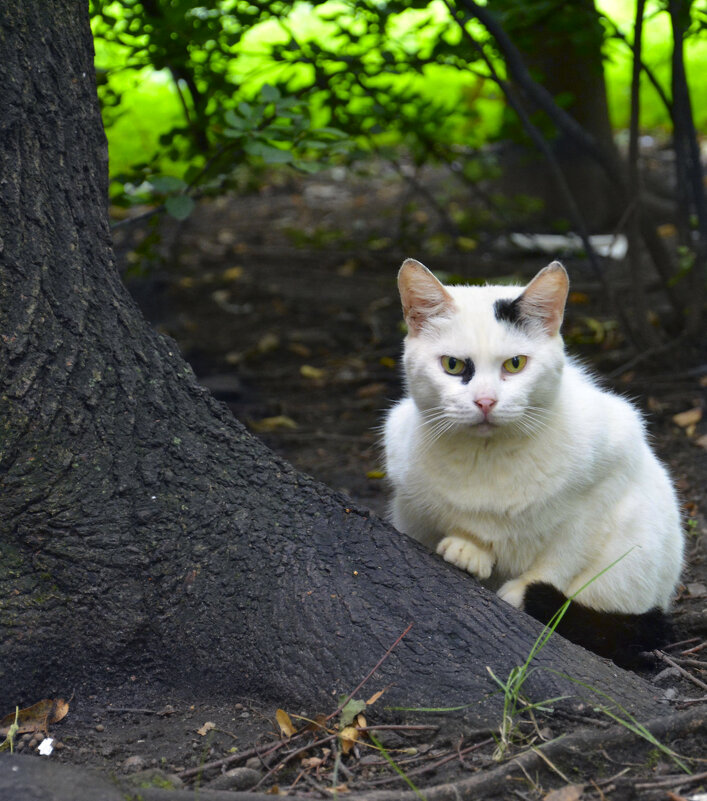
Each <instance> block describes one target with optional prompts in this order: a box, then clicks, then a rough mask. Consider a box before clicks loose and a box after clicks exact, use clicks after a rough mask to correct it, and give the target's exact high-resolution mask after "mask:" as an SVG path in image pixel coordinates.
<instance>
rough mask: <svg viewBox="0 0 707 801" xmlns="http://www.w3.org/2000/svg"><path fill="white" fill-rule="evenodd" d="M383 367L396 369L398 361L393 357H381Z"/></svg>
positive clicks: (380, 361)
mask: <svg viewBox="0 0 707 801" xmlns="http://www.w3.org/2000/svg"><path fill="white" fill-rule="evenodd" d="M378 361H379V364H380V365H381V366H382V367H395V365H396V361H395V359H394V358H393V357H392V356H381V357H380V359H379V360H378Z"/></svg>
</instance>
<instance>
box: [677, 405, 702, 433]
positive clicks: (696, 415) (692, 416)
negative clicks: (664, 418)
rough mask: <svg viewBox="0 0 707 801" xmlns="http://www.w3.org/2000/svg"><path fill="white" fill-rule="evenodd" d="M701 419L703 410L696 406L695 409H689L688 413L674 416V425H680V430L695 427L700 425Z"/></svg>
mask: <svg viewBox="0 0 707 801" xmlns="http://www.w3.org/2000/svg"><path fill="white" fill-rule="evenodd" d="M701 419H702V409H701V408H700V407H699V406H695V407H694V408H693V409H687V411H684V412H680V413H679V414H674V415H673V423H675V424H676V425H679V426H680V428H688V427H689V426H694V425H696V424H697V423H699V422H700V420H701Z"/></svg>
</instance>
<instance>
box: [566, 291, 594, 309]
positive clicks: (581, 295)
mask: <svg viewBox="0 0 707 801" xmlns="http://www.w3.org/2000/svg"><path fill="white" fill-rule="evenodd" d="M567 301H568V302H569V303H571V304H572V305H574V306H586V305H587V303H589V295H587V293H586V292H570V294H569V297H568V298H567Z"/></svg>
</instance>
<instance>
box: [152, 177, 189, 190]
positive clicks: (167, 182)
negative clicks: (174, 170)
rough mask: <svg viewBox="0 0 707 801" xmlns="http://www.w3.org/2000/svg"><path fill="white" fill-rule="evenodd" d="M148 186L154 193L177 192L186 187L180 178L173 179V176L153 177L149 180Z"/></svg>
mask: <svg viewBox="0 0 707 801" xmlns="http://www.w3.org/2000/svg"><path fill="white" fill-rule="evenodd" d="M150 184H151V185H152V188H153V189H154V190H155V192H164V193H165V194H166V193H167V192H179V191H180V190H181V189H184V188H185V187H186V184H185V183H184V181H182V179H181V178H175V176H174V175H154V176H153V177H152V178H150Z"/></svg>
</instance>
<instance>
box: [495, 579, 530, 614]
mask: <svg viewBox="0 0 707 801" xmlns="http://www.w3.org/2000/svg"><path fill="white" fill-rule="evenodd" d="M528 583H529V582H527V581H526V580H525V579H522V578H516V579H511V580H510V581H507V582H506V583H505V584H503V585H502V586H501V589H500V590H499V591H498V593H497V595H498V597H499V598H501V599H502V600H504V601H505V602H506V603H507V604H510V605H511V606H515V608H516V609H520V608H522V606H523V598H525V591H526V590H527V589H528Z"/></svg>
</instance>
